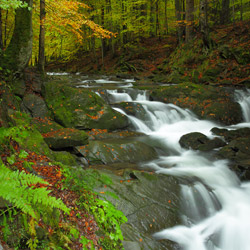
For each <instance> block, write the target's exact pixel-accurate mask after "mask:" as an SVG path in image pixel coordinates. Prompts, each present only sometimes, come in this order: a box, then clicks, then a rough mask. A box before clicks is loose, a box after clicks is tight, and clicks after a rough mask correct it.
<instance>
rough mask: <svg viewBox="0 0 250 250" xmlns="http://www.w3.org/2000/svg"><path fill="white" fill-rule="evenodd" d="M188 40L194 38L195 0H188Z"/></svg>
mask: <svg viewBox="0 0 250 250" xmlns="http://www.w3.org/2000/svg"><path fill="white" fill-rule="evenodd" d="M186 21H187V23H186V42H189V41H190V40H192V39H193V38H194V0H186Z"/></svg>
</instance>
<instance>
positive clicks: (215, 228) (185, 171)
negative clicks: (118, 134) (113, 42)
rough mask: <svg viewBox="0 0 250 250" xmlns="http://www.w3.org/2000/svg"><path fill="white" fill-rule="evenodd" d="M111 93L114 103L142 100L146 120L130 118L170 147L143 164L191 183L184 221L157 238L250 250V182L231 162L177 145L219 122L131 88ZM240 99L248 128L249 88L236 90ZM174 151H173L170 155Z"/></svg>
mask: <svg viewBox="0 0 250 250" xmlns="http://www.w3.org/2000/svg"><path fill="white" fill-rule="evenodd" d="M108 92H109V94H110V95H111V99H112V98H113V100H114V101H115V102H121V101H129V102H131V101H133V102H136V103H139V104H141V105H142V107H143V108H144V110H145V112H146V114H147V115H146V116H145V117H146V120H145V119H144V120H141V119H139V118H137V117H133V116H130V115H128V118H129V119H130V120H131V122H132V123H133V124H134V127H135V129H136V130H137V131H140V132H143V133H146V134H147V135H148V136H149V137H150V138H152V139H153V140H154V141H155V140H158V141H159V142H160V145H163V149H165V150H166V149H168V150H166V151H167V152H168V155H164V153H163V154H162V155H161V156H160V157H159V159H157V160H155V161H153V162H150V163H147V164H144V165H142V167H147V168H151V169H154V170H155V171H156V172H157V173H163V174H170V175H174V176H181V177H185V178H186V179H188V180H189V183H191V184H189V185H182V186H181V196H182V221H183V225H179V226H176V227H174V228H168V229H165V230H163V231H161V232H157V233H155V235H154V236H155V237H156V238H158V239H169V240H172V241H175V242H176V243H178V244H179V245H180V247H181V248H182V249H185V250H219V249H220V250H249V249H250V183H248V182H246V183H241V182H240V181H239V179H238V178H237V176H236V175H235V174H234V173H233V172H232V171H231V170H229V168H228V166H227V165H228V164H227V163H228V162H227V161H226V160H213V159H210V158H209V157H206V156H204V155H200V154H199V153H198V152H196V151H192V150H186V149H183V148H181V146H180V144H179V143H178V141H179V139H180V137H181V136H182V135H184V134H187V133H190V132H201V133H203V134H205V135H207V136H208V137H210V138H211V137H213V135H212V134H211V132H210V130H211V128H213V127H218V126H219V125H218V124H216V123H213V122H210V121H204V120H199V119H197V118H196V117H195V115H193V114H192V113H191V112H190V111H188V110H183V109H181V108H179V107H177V106H175V105H173V104H164V103H160V102H152V101H148V100H147V98H146V93H144V94H142V93H139V94H138V95H137V96H136V97H135V98H132V97H131V96H130V95H129V94H128V92H127V91H124V92H123V93H118V92H117V91H114V90H112V91H108ZM236 98H237V99H238V101H239V103H240V105H241V106H242V110H243V114H244V117H245V123H244V124H242V126H249V123H250V91H247V92H243V91H237V92H236ZM116 110H118V111H120V112H122V113H124V111H122V110H119V109H116ZM240 126H241V125H239V127H240ZM236 127H237V126H236ZM228 128H229V129H233V128H234V127H233V126H232V127H228ZM169 152H172V153H171V154H170V155H169Z"/></svg>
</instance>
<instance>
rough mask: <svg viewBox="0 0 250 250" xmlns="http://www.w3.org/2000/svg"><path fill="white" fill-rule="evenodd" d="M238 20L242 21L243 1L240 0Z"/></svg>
mask: <svg viewBox="0 0 250 250" xmlns="http://www.w3.org/2000/svg"><path fill="white" fill-rule="evenodd" d="M240 20H241V21H243V3H242V0H240Z"/></svg>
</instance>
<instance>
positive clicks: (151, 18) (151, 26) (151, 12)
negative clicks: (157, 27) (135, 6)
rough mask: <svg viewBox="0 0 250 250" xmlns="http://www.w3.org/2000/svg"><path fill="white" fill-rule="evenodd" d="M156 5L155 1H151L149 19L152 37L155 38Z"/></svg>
mask: <svg viewBox="0 0 250 250" xmlns="http://www.w3.org/2000/svg"><path fill="white" fill-rule="evenodd" d="M153 13H154V4H153V0H150V17H149V22H150V31H149V33H150V36H151V37H153V36H154V16H153Z"/></svg>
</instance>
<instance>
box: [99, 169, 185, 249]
mask: <svg viewBox="0 0 250 250" xmlns="http://www.w3.org/2000/svg"><path fill="white" fill-rule="evenodd" d="M128 167H129V165H128ZM99 171H100V170H99ZM100 173H104V174H106V175H108V176H109V177H110V178H111V180H112V184H111V185H109V186H107V187H103V186H100V187H98V188H96V191H97V192H101V193H104V196H105V198H106V199H108V200H109V201H111V203H113V204H115V206H116V207H117V208H118V209H119V210H121V211H122V212H123V213H124V214H125V216H126V217H127V218H128V222H127V223H126V224H123V225H122V227H121V228H122V232H123V236H124V249H125V250H132V249H133V250H135V249H147V250H149V249H152V250H155V249H157V250H163V249H166V250H173V249H177V248H176V245H175V244H174V243H173V242H171V241H169V240H163V241H157V240H156V239H154V238H153V234H154V233H156V232H159V231H160V230H163V229H166V228H168V227H173V226H175V225H177V224H179V223H180V221H179V210H178V205H179V185H178V184H179V183H178V180H177V179H176V178H175V177H172V176H167V175H157V174H153V173H146V172H140V171H132V170H129V169H127V170H125V172H124V173H123V175H122V176H118V175H115V174H114V173H112V172H111V171H107V170H102V171H100ZM109 192H112V193H113V194H114V195H112V196H109V195H106V193H107V194H108V193H109ZM115 196H117V198H114V197H115ZM133 247H134V248H133Z"/></svg>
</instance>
